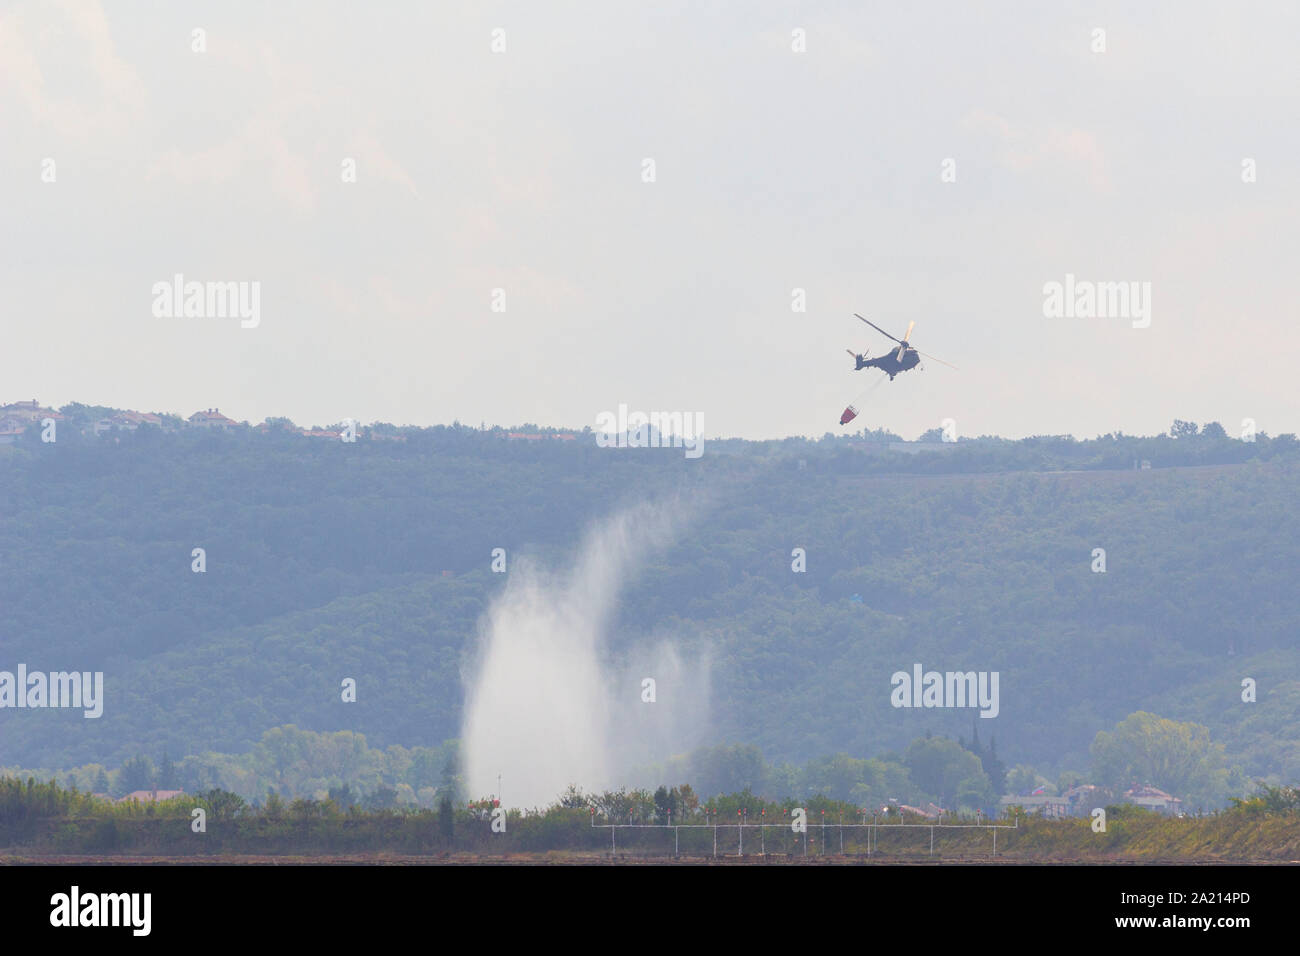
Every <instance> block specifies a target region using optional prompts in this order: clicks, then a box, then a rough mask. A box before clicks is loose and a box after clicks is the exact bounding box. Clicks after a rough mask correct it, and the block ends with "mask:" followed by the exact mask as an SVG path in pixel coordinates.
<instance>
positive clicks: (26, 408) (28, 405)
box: [0, 398, 63, 424]
mask: <svg viewBox="0 0 1300 956" xmlns="http://www.w3.org/2000/svg"><path fill="white" fill-rule="evenodd" d="M10 418H12V419H17V420H18V421H23V422H27V423H29V424H30V423H31V422H35V421H40V420H41V419H42V418H53V419H54V420H55V421H56V422H61V421H63V416H62V415H60V414H59V413H58V412H56V411H55V410H54V409H52V408H42V407H41V404H40V403H39V402H38V401H36V399H34V398H33V399H32V400H31V401H30V402H10V403H9V404H8V405H0V419H10Z"/></svg>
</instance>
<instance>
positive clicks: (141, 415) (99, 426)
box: [91, 411, 163, 435]
mask: <svg viewBox="0 0 1300 956" xmlns="http://www.w3.org/2000/svg"><path fill="white" fill-rule="evenodd" d="M162 424H163V420H162V418H161V417H159V416H158V415H154V414H151V413H149V412H131V411H126V412H114V413H113V414H112V415H109V416H108V417H107V418H101V419H100V420H99V421H97V422H95V424H94V425H92V426H91V428H93V429H94V432H95V434H96V435H102V434H103V433H104V432H106V431H111V430H112V429H114V428H121V429H123V430H125V431H129V432H133V431H135V430H136V429H137V428H139V427H140V426H141V425H157V426H158V427H160V428H161V427H162Z"/></svg>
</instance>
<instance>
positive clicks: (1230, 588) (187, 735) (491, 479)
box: [0, 427, 1300, 782]
mask: <svg viewBox="0 0 1300 956" xmlns="http://www.w3.org/2000/svg"><path fill="white" fill-rule="evenodd" d="M1220 432H1221V430H1219V431H1210V432H1209V433H1208V434H1201V435H1196V434H1190V433H1187V432H1186V431H1184V432H1183V434H1182V437H1180V438H1178V439H1176V440H1175V439H1173V438H1169V437H1159V438H1126V437H1123V436H1107V437H1106V438H1103V439H1098V440H1095V441H1089V442H1071V441H1055V440H1035V439H1031V440H1027V441H1023V442H1005V441H1000V440H980V441H971V442H962V443H959V444H957V445H955V446H944V447H939V448H934V449H928V448H926V449H922V450H915V449H913V452H914V453H906V452H905V451H904V450H901V449H898V448H894V449H890V448H888V447H887V445H886V444H883V443H867V442H863V441H861V440H857V441H852V440H845V439H831V438H829V437H828V438H827V439H824V440H822V441H819V442H813V441H803V440H788V441H784V442H765V443H749V442H740V441H735V440H732V441H726V442H723V441H716V442H707V443H706V445H705V450H704V454H703V456H702V457H701V458H699V459H698V460H689V459H687V458H685V457H684V455H683V453H682V450H681V449H645V448H641V449H616V448H599V447H597V446H596V445H595V443H594V441H593V440H592V438H591V435H590V433H589V432H588V433H585V434H580V435H579V437H578V439H577V440H576V441H558V440H549V439H544V440H541V441H532V442H530V441H511V440H508V438H507V437H506V434H505V433H504V432H502V431H500V430H489V431H480V430H476V429H470V428H463V427H451V428H435V429H410V430H405V431H404V432H403V433H402V436H401V437H404V438H405V441H392V440H388V441H376V440H371V437H370V436H368V435H363V437H362V440H360V441H358V442H356V443H355V444H347V443H342V442H337V441H324V440H320V439H312V438H304V437H302V436H300V435H297V434H295V433H291V432H288V431H277V430H274V429H273V430H271V431H270V432H269V433H266V434H261V433H257V432H255V431H252V430H243V431H238V432H235V433H232V434H195V433H191V432H182V433H175V434H164V433H161V432H159V431H158V430H157V429H150V428H147V427H142V428H140V430H139V431H137V432H123V433H120V434H109V435H106V436H103V437H100V438H98V439H95V438H82V437H80V436H71V437H69V439H67V440H64V439H63V437H62V436H61V437H60V440H59V441H58V442H57V443H55V444H49V445H44V444H41V443H40V442H39V440H38V439H36V438H35V437H34V436H32V435H29V436H27V437H26V438H25V439H24V440H23V441H21V442H19V443H18V444H16V445H12V446H4V447H0V615H2V616H0V628H2V629H3V630H2V631H0V669H2V670H14V669H15V668H16V666H17V665H18V664H19V663H24V664H26V665H27V667H28V668H29V669H31V670H46V671H58V670H73V669H75V670H79V671H95V670H102V671H103V672H104V675H105V697H106V700H105V704H104V713H103V716H102V717H101V718H99V719H85V718H83V717H82V715H81V713H80V712H79V711H76V712H73V711H67V710H63V711H59V710H50V709H47V710H25V711H20V710H16V709H4V710H0V766H24V767H46V768H53V769H58V768H67V767H71V766H74V765H81V764H86V763H92V762H97V763H104V764H106V765H109V766H116V765H118V764H120V763H121V762H122V761H124V760H125V759H127V758H129V757H131V756H133V755H135V754H137V753H145V754H150V755H153V757H154V758H155V759H157V757H158V756H159V755H161V754H162V753H164V752H167V753H168V754H170V755H172V756H173V757H176V758H179V757H181V756H183V755H187V754H199V753H201V752H204V751H209V750H213V751H223V752H228V753H239V752H244V751H248V750H251V749H252V748H253V746H254V745H255V744H256V743H257V741H258V740H259V739H261V737H262V735H263V734H264V733H265V732H266V731H267V730H269V729H270V728H273V727H277V726H280V725H284V724H295V725H297V726H299V727H302V728H305V729H310V730H316V731H339V730H348V731H355V732H359V733H362V734H365V736H366V738H367V740H368V741H369V743H370V745H371V746H375V747H387V746H390V745H401V746H403V747H416V746H420V747H437V746H439V745H441V744H442V742H443V741H444V740H446V739H448V738H454V737H455V736H456V735H457V734H458V732H459V729H460V710H461V705H462V694H463V691H462V687H461V676H460V675H461V668H462V665H463V663H464V662H465V660H466V659H467V654H468V653H469V651H470V650H471V648H472V647H473V645H474V641H475V636H476V625H477V622H478V621H479V618H480V616H481V614H482V613H483V611H484V609H485V608H486V607H487V605H488V603H489V602H490V600H491V599H492V597H493V595H494V594H495V593H497V591H498V590H499V589H500V588H501V587H502V584H503V580H504V578H505V577H506V575H501V574H494V573H492V571H491V570H490V563H491V554H492V550H493V549H494V548H504V549H506V551H507V553H508V554H509V555H511V556H512V557H513V556H515V555H518V554H520V553H523V552H532V553H535V554H539V555H541V556H543V557H544V558H546V559H547V560H550V561H562V560H563V559H564V556H565V555H566V554H568V553H569V552H571V551H572V549H574V548H575V547H576V546H577V543H578V541H579V539H580V537H581V534H582V531H583V529H584V528H585V527H586V526H587V525H588V524H589V523H591V522H593V521H596V520H599V519H600V518H602V517H604V516H606V515H608V514H610V513H611V512H613V511H615V510H616V509H618V508H620V507H621V506H623V505H626V504H629V503H632V502H636V501H641V500H678V501H682V502H687V503H689V505H688V506H686V507H684V508H683V509H682V510H683V514H684V515H685V518H684V527H683V528H682V530H681V532H680V534H679V535H678V537H677V539H676V542H675V544H674V545H673V546H672V547H671V548H669V549H668V550H666V551H664V552H662V553H659V554H657V555H656V556H655V557H654V558H653V559H652V562H651V564H650V565H649V566H648V567H647V568H645V569H644V571H643V572H642V573H640V574H639V575H638V576H637V577H636V578H635V579H634V580H631V581H629V582H627V587H626V590H625V591H624V593H623V595H622V601H621V604H620V606H619V610H618V615H617V620H616V622H615V628H614V633H613V634H612V636H611V641H612V648H613V653H614V654H615V655H622V654H627V653H630V651H631V649H633V648H635V647H636V646H638V644H640V643H643V642H645V641H647V640H650V639H651V638H652V636H654V635H656V634H665V633H667V634H672V635H674V637H675V638H676V639H677V640H678V641H679V642H680V643H681V644H682V646H683V647H685V648H687V649H704V648H707V649H708V651H709V658H710V659H711V661H712V668H711V678H712V701H711V713H712V718H711V721H710V726H708V727H707V728H704V729H703V731H702V736H703V739H702V740H701V742H702V743H706V744H708V743H722V742H737V743H743V744H749V745H754V746H756V747H758V748H760V749H761V751H762V753H763V755H764V756H765V757H766V758H767V759H768V760H770V761H774V762H777V761H782V762H791V763H797V764H800V765H803V764H807V763H809V762H810V761H813V760H815V759H817V758H820V757H824V756H828V755H830V754H833V753H837V752H845V753H849V754H853V755H855V756H860V757H872V756H877V755H883V754H887V753H889V752H891V751H900V752H901V751H902V750H903V749H904V748H905V747H907V745H908V744H909V742H910V741H912V740H914V739H915V738H917V737H918V736H921V735H922V734H925V733H926V732H932V733H934V734H937V735H938V734H945V735H949V736H957V735H959V734H961V735H966V736H967V737H969V736H970V734H971V731H972V726H973V725H978V732H979V734H980V736H981V737H982V738H983V739H984V740H985V741H988V740H990V739H996V746H997V752H998V755H999V756H1000V758H1001V759H1002V761H1003V762H1004V763H1006V764H1007V765H1008V766H1013V765H1016V764H1031V765H1033V766H1035V767H1038V768H1040V769H1043V770H1046V771H1052V772H1060V771H1063V770H1069V769H1084V768H1086V767H1087V766H1088V761H1089V746H1090V744H1091V743H1092V742H1093V739H1094V737H1095V735H1096V734H1097V733H1098V731H1100V730H1105V729H1109V728H1111V727H1113V726H1114V725H1115V724H1116V723H1117V722H1118V721H1120V720H1122V719H1123V718H1124V717H1125V716H1127V715H1128V714H1130V713H1132V712H1134V711H1138V710H1149V711H1153V712H1156V713H1159V714H1161V715H1162V716H1166V717H1171V718H1175V719H1177V720H1191V721H1196V722H1198V723H1201V724H1204V725H1206V726H1207V727H1208V728H1209V730H1210V735H1211V738H1212V739H1213V740H1214V741H1216V742H1219V743H1222V744H1224V745H1225V746H1226V748H1227V753H1228V757H1229V759H1230V760H1231V761H1233V762H1235V763H1237V764H1239V765H1240V766H1241V768H1242V769H1243V770H1244V771H1245V772H1246V773H1248V774H1250V775H1254V776H1261V777H1267V778H1269V779H1271V780H1275V781H1276V780H1281V781H1283V782H1293V781H1295V780H1296V779H1297V778H1300V747H1298V746H1297V744H1296V734H1295V727H1296V726H1297V725H1298V724H1300V651H1298V649H1297V633H1298V629H1300V589H1297V588H1296V587H1295V578H1296V572H1297V569H1300V510H1298V509H1297V503H1298V502H1297V497H1298V495H1297V487H1298V485H1297V482H1298V479H1300V451H1298V450H1297V444H1296V442H1295V440H1294V438H1292V437H1291V436H1281V437H1280V438H1272V439H1269V438H1267V437H1263V436H1261V437H1260V439H1259V440H1258V441H1256V442H1253V443H1247V442H1240V441H1235V440H1232V439H1228V438H1226V437H1224V436H1222V435H1221V434H1220ZM1142 459H1145V460H1149V461H1150V462H1151V463H1152V468H1151V469H1150V470H1135V469H1134V468H1133V463H1134V461H1135V460H1142ZM673 496H676V497H675V498H673ZM195 548H203V549H204V550H205V552H206V570H205V572H204V573H201V574H200V573H194V572H193V571H192V570H191V562H192V560H193V559H192V556H191V555H192V551H193V549H195ZM796 548H802V549H804V551H805V553H806V571H804V572H802V573H796V572H795V571H793V570H792V560H793V558H792V551H793V550H794V549H796ZM1099 548H1100V549H1104V551H1105V556H1104V561H1105V571H1104V573H1101V572H1099V571H1098V570H1096V569H1097V556H1096V553H1095V549H1099ZM918 662H919V663H920V664H922V665H923V666H924V667H925V668H926V669H927V670H928V669H934V670H938V671H958V670H960V671H968V670H973V671H978V672H991V671H997V672H999V674H1000V708H999V713H998V716H997V717H996V718H994V719H978V718H976V717H975V714H976V711H974V710H970V709H925V708H896V707H893V706H891V702H890V692H891V685H890V678H891V675H892V674H893V673H894V672H896V671H909V672H910V670H911V668H912V666H913V664H914V663H918ZM345 677H351V678H355V679H356V681H357V688H358V691H357V701H356V703H355V704H343V703H342V702H341V701H340V694H339V687H340V681H341V680H342V679H343V678H345ZM1244 678H1251V679H1253V680H1254V681H1256V683H1257V688H1258V690H1257V694H1258V697H1257V701H1256V702H1254V703H1245V702H1243V701H1242V680H1243V679H1244Z"/></svg>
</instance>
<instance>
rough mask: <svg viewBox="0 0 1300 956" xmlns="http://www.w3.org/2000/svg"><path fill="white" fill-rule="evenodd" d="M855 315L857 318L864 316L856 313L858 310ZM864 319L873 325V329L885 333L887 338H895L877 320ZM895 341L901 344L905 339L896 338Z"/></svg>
mask: <svg viewBox="0 0 1300 956" xmlns="http://www.w3.org/2000/svg"><path fill="white" fill-rule="evenodd" d="M853 315H854V317H855V318H859V319H862V316H860V315H858V313H856V312H854V313H853ZM862 321H863V322H866V323H867V325H869V326H871V327H872V328H873V329H875V330H876V331H877V332H879V333H880V334H881V335H883V336H884V337H885V338H887V339H894V337H893V336H892V335H890V334H889V333H888V332H886V331H885V330H884V329H882V328H881V327H880V326H878V325H876V323H875V322H872V321H871V320H870V319H862ZM894 341H895V342H897V343H899V344H900V345H901V344H902V343H903V340H902V339H894Z"/></svg>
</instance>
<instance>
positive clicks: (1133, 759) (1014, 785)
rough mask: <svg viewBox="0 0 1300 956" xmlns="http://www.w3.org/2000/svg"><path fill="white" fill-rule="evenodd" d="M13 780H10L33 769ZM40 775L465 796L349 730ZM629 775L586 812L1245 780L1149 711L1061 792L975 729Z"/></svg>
mask: <svg viewBox="0 0 1300 956" xmlns="http://www.w3.org/2000/svg"><path fill="white" fill-rule="evenodd" d="M9 772H10V773H13V774H15V775H17V776H20V777H22V776H26V775H29V774H31V773H33V771H23V770H17V769H16V770H13V771H9ZM39 773H41V775H42V777H46V778H50V779H52V780H61V781H62V782H63V784H64V786H65V787H67V788H68V789H71V790H80V791H86V790H89V791H92V792H94V793H104V794H109V795H111V796H117V797H120V796H122V795H124V794H127V793H131V792H133V791H137V790H148V789H153V788H156V789H160V790H173V789H184V790H186V791H187V792H190V793H193V792H202V791H207V790H216V789H220V790H224V791H229V792H233V793H236V794H238V795H239V796H240V799H241V800H245V801H248V802H257V801H259V800H266V801H286V800H287V801H292V800H295V799H316V800H329V801H332V802H333V803H334V804H336V805H337V806H339V807H340V808H342V809H344V810H348V809H351V808H358V807H359V808H366V809H389V808H396V807H410V808H414V807H423V808H426V809H432V808H434V807H436V806H438V805H439V804H440V803H441V802H442V801H444V800H446V801H450V802H451V803H454V804H460V803H462V802H463V801H464V800H465V798H466V796H467V795H466V793H465V787H464V784H463V781H462V778H461V776H460V769H459V745H458V742H457V741H455V740H449V741H446V742H445V743H444V744H443V745H442V746H441V747H438V748H424V747H417V748H413V749H409V750H408V749H406V748H403V747H397V746H391V747H388V748H383V749H381V748H372V747H370V746H368V745H367V743H366V739H365V737H364V736H363V735H361V734H356V733H353V732H351V731H338V732H335V733H317V732H313V731H308V730H302V729H300V728H298V727H294V726H292V725H290V726H285V727H277V728H274V729H272V730H269V731H267V732H266V733H265V734H263V735H262V739H261V740H260V741H259V742H258V744H257V745H256V746H255V747H254V748H253V749H252V751H250V752H249V753H246V754H242V755H232V754H214V753H208V754H203V755H199V756H190V757H186V758H184V759H182V760H180V761H178V762H173V761H171V760H170V759H169V758H168V757H167V756H166V755H164V756H163V758H162V760H161V761H160V762H159V763H158V764H157V765H155V764H154V763H153V762H152V761H151V760H150V759H149V758H148V757H146V756H136V757H133V758H131V759H130V760H127V761H126V762H125V763H124V764H123V765H122V766H121V767H120V768H119V769H118V770H116V771H113V772H111V773H110V772H109V771H107V770H106V768H104V767H103V766H101V765H98V764H93V765H87V766H83V767H79V768H76V769H74V770H70V771H64V772H60V773H51V772H49V771H43V772H39ZM633 777H635V778H639V779H643V780H647V781H650V782H651V783H650V786H651V787H653V786H654V785H656V784H658V786H659V789H658V790H652V789H649V788H647V789H643V790H631V791H629V790H622V791H617V792H611V793H612V794H613V795H606V797H605V798H603V799H605V800H606V801H609V800H615V801H623V802H615V803H609V802H604V803H602V802H599V801H595V802H593V805H595V806H597V807H598V809H600V810H601V812H602V813H606V814H608V815H610V816H614V817H621V816H622V815H623V814H624V813H626V812H629V811H635V812H637V813H639V814H641V816H642V817H644V818H647V819H648V818H651V817H653V818H655V819H659V818H663V817H665V815H666V813H667V812H668V811H670V810H671V811H673V812H676V813H681V812H685V811H688V810H689V811H695V810H698V809H699V807H700V806H701V805H703V804H704V803H707V802H708V800H709V799H711V798H712V797H713V796H714V795H717V794H721V793H749V794H752V795H756V796H757V797H761V798H765V799H767V800H774V801H783V802H784V803H785V804H788V803H789V801H790V800H805V801H806V800H809V799H812V798H820V799H825V800H833V801H838V802H842V803H849V804H852V805H854V806H858V807H870V808H879V807H882V806H886V805H889V804H891V803H901V804H912V805H924V804H926V803H934V804H936V805H938V806H940V807H944V808H946V809H949V810H955V811H966V812H974V811H975V810H980V811H983V812H985V813H991V812H994V811H995V810H996V808H997V805H998V800H999V798H1000V797H1001V796H1002V795H1003V794H1004V793H1007V792H1010V793H1011V794H1028V793H1030V792H1032V791H1033V790H1035V789H1039V788H1042V789H1044V790H1045V791H1046V792H1052V791H1053V789H1059V790H1060V791H1063V790H1064V789H1066V788H1068V787H1069V786H1073V785H1074V784H1076V783H1083V782H1091V783H1094V784H1096V785H1098V786H1101V787H1103V788H1104V789H1106V790H1108V791H1109V792H1111V793H1112V794H1114V795H1115V796H1116V797H1118V796H1119V795H1120V794H1122V793H1123V792H1124V790H1125V789H1127V788H1128V787H1130V786H1133V785H1135V784H1149V785H1153V786H1157V787H1159V788H1161V789H1163V790H1166V791H1168V792H1170V793H1172V794H1174V795H1175V796H1178V797H1180V798H1182V799H1183V801H1184V805H1185V806H1187V807H1188V808H1189V809H1191V808H1214V807H1220V806H1223V805H1224V803H1225V801H1226V800H1227V798H1228V795H1229V793H1231V792H1234V791H1235V792H1241V790H1242V789H1243V788H1244V785H1245V780H1244V777H1243V776H1242V774H1241V772H1240V771H1239V770H1237V769H1234V768H1230V767H1229V766H1228V763H1227V758H1226V754H1225V750H1224V747H1223V745H1222V744H1219V743H1214V742H1212V741H1211V740H1210V738H1209V734H1208V732H1207V730H1206V728H1205V727H1203V726H1200V725H1197V724H1194V723H1190V722H1188V723H1180V722H1177V721H1173V720H1169V719H1166V718H1162V717H1159V716H1157V715H1155V714H1150V713H1145V712H1138V713H1135V714H1132V715H1130V716H1129V717H1127V718H1126V719H1125V720H1123V721H1122V722H1120V723H1119V724H1118V725H1117V726H1116V727H1115V728H1114V729H1113V730H1110V731H1102V732H1100V733H1098V734H1097V736H1096V738H1095V739H1094V741H1093V745H1092V765H1091V770H1090V773H1088V774H1086V775H1085V774H1081V773H1072V772H1066V773H1064V774H1062V776H1061V779H1060V782H1059V788H1057V787H1054V785H1053V784H1052V783H1051V782H1050V781H1048V780H1047V779H1046V778H1045V777H1044V776H1043V775H1041V774H1039V773H1038V772H1037V771H1035V770H1034V768H1032V767H1030V766H1028V765H1026V764H1021V765H1019V766H1017V767H1016V768H1015V769H1014V770H1012V771H1011V772H1010V773H1008V772H1007V770H1006V769H1005V766H1004V765H1003V763H1002V761H1001V759H1000V758H999V757H998V755H997V743H996V740H990V741H989V743H988V744H987V745H984V744H982V743H981V741H980V737H979V732H978V725H977V726H976V727H975V729H974V731H973V733H972V736H971V739H970V740H969V741H967V740H966V739H965V738H959V739H957V740H952V739H950V738H947V737H942V736H935V735H931V734H928V733H927V734H926V735H924V736H922V737H918V738H916V739H915V740H913V741H912V742H911V743H910V744H908V746H907V747H906V748H905V749H904V750H903V751H902V752H901V753H887V754H884V755H883V756H880V757H875V758H869V759H866V758H859V757H853V756H850V755H848V754H844V753H839V754H832V755H827V756H823V757H818V758H814V759H812V760H810V761H808V762H807V763H805V764H802V765H795V764H791V763H785V762H778V763H769V762H768V761H767V760H766V759H764V757H763V753H762V751H761V750H759V749H758V748H757V747H755V746H752V745H745V744H722V745H717V746H713V747H704V748H700V749H698V750H696V751H693V752H692V753H690V754H688V755H684V756H682V757H678V758H674V759H672V760H670V761H668V762H667V763H665V764H663V765H660V766H652V767H646V768H643V769H642V770H640V771H636V772H634V774H633ZM671 780H692V781H694V786H693V787H689V786H688V787H681V788H671V789H670V788H668V786H667V785H666V784H665V783H663V781H671ZM638 794H639V796H638ZM697 794H698V795H697ZM628 801H630V802H628ZM637 801H640V802H637ZM588 802H590V801H588V799H587V798H586V797H584V796H583V795H582V791H581V790H580V789H578V785H577V784H576V783H575V785H574V786H573V787H571V788H570V790H569V791H568V792H567V793H565V794H563V795H560V797H559V805H560V806H562V807H569V808H573V807H581V806H585V805H587V803H588ZM268 805H269V804H268Z"/></svg>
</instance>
